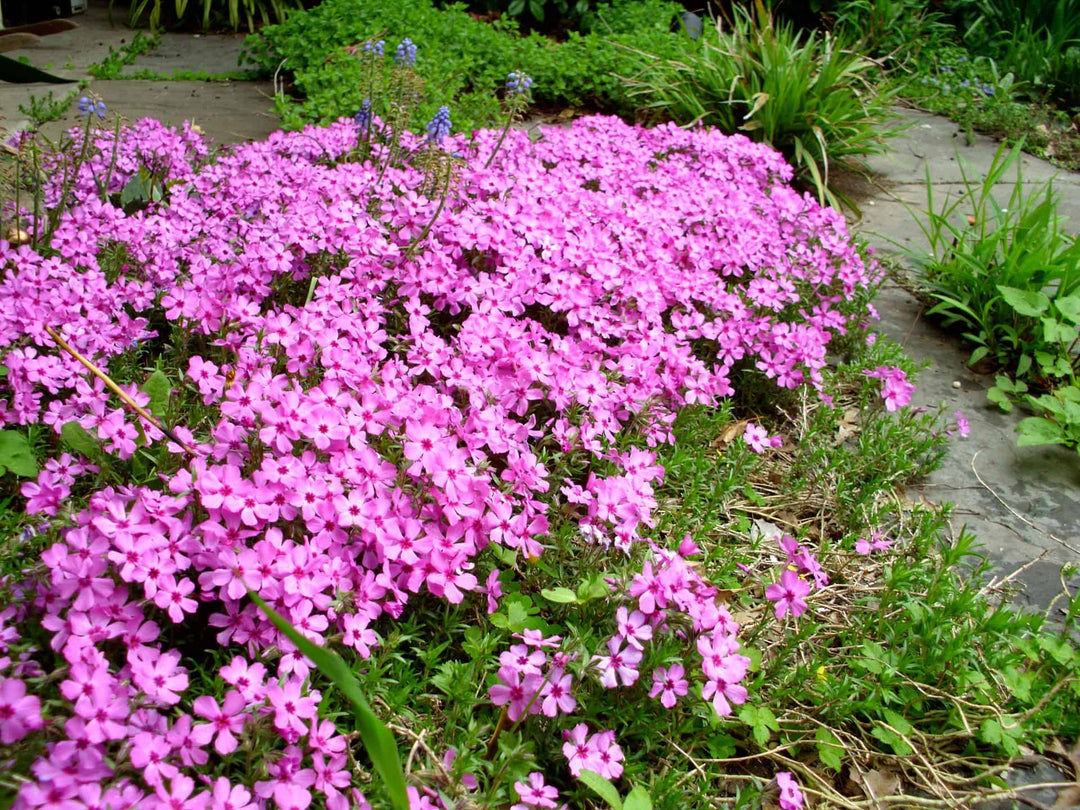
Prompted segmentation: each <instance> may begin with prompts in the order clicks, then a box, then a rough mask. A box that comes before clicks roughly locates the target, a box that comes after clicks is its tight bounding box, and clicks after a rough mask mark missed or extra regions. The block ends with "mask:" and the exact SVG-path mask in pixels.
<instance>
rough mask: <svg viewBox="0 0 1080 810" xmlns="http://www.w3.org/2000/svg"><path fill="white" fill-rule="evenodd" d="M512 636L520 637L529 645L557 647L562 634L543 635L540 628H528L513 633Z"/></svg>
mask: <svg viewBox="0 0 1080 810" xmlns="http://www.w3.org/2000/svg"><path fill="white" fill-rule="evenodd" d="M514 638H520V639H521V640H522V641H524V642H525V644H526V645H528V646H530V647H558V646H559V643H560V642H561V641H562V636H545V635H544V633H543V631H541V630H529V629H528V628H526V629H525V630H523V631H522V632H520V633H514Z"/></svg>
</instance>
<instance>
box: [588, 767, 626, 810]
mask: <svg viewBox="0 0 1080 810" xmlns="http://www.w3.org/2000/svg"><path fill="white" fill-rule="evenodd" d="M578 779H580V780H581V781H582V782H583V783H584V784H585V786H586V787H588V788H589V789H591V790H592V792H593V793H595V794H596V795H597V796H599V797H600V798H601V799H603V800H604V801H605V802H607V804H608V807H610V808H611V810H623V803H622V799H620V798H619V791H617V790H615V786H614V785H613V784H611V782H609V781H608V780H607V779H605V778H604V777H602V776H601V775H600V774H598V773H597V772H596V771H590V770H589V769H588V768H586V769H585V770H583V771H582V772H581V776H579V777H578Z"/></svg>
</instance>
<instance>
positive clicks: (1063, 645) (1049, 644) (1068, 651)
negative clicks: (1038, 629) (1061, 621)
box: [1037, 636, 1076, 666]
mask: <svg viewBox="0 0 1080 810" xmlns="http://www.w3.org/2000/svg"><path fill="white" fill-rule="evenodd" d="M1037 643H1038V645H1039V646H1040V647H1042V649H1043V651H1044V652H1047V653H1049V654H1050V657H1051V658H1053V659H1054V660H1055V661H1057V662H1058V663H1059V664H1061V665H1062V666H1067V665H1068V664H1070V663H1072V661H1073V659H1074V658H1076V650H1074V649H1073V647H1072V645H1071V644H1069V642H1068V641H1064V640H1062V639H1060V638H1055V637H1054V636H1040V637H1039V640H1038V642H1037Z"/></svg>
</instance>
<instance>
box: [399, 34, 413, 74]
mask: <svg viewBox="0 0 1080 810" xmlns="http://www.w3.org/2000/svg"><path fill="white" fill-rule="evenodd" d="M394 61H395V62H397V63H398V64H399V65H401V66H402V67H412V66H413V65H415V64H416V44H415V43H414V42H413V41H412V40H411V39H409V38H408V37H405V39H403V40H401V44H400V45H398V46H397V49H396V50H395V51H394Z"/></svg>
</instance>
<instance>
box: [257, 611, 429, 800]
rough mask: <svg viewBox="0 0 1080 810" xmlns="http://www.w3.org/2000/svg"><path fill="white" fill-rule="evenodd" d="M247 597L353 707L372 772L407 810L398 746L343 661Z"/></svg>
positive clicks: (392, 797)
mask: <svg viewBox="0 0 1080 810" xmlns="http://www.w3.org/2000/svg"><path fill="white" fill-rule="evenodd" d="M248 596H250V597H251V600H252V601H253V602H254V603H255V604H256V605H258V606H259V608H260V609H261V610H262V612H263V613H265V614H266V617H267V618H268V619H270V621H272V622H273V623H274V626H275V627H277V629H278V630H280V631H281V632H282V633H284V634H285V635H286V636H287V637H288V639H289V641H291V642H292V643H293V644H295V645H296V647H297V649H298V650H300V652H302V653H303V654H304V655H306V656H307V657H308V658H310V659H311V660H312V662H313V663H314V664H315V666H316V667H317V668H318V670H319V672H321V673H322V674H323V675H325V676H326V677H327V678H329V679H330V680H331V681H332V682H333V684H334V685H335V686H336V687H337V688H338V689H340V690H341V691H342V693H343V694H344V695H345V697H347V698H348V699H349V700H350V701H351V702H352V704H353V713H354V714H355V715H356V726H357V728H358V729H359V730H360V739H361V740H363V743H364V748H366V749H367V752H368V756H370V757H371V762H372V764H373V765H374V766H375V770H376V771H378V772H379V775H380V776H382V778H383V781H384V782H386V790H387V793H388V794H389V795H390V802H391V804H393V806H394V808H395V810H409V796H408V793H407V792H406V790H405V772H404V771H403V770H402V769H401V757H400V756H399V755H398V750H397V743H395V742H394V735H393V734H391V733H390V729H388V728H387V727H386V725H385V724H384V723H383V722H382V720H380V719H379V717H378V715H376V714H375V712H374V711H372V709H371V706H370V704H369V703H368V702H367V698H365V697H364V693H363V690H362V689H361V688H360V683H359V681H357V680H356V677H355V676H354V675H353V674H352V673H351V672H350V671H349V667H348V665H346V663H345V661H344V659H342V657H341V656H340V655H338V654H337V653H335V652H333V651H332V650H327V649H325V648H324V647H319V646H318V645H316V644H314V643H313V642H312V641H311V640H310V639H308V638H305V637H304V636H302V635H301V634H300V633H299V631H298V630H297V629H296V628H295V627H293V626H292V625H291V624H289V622H288V621H286V619H285V618H284V617H282V616H281V615H279V614H278V613H277V612H276V611H274V610H273V608H271V607H270V606H269V605H267V604H266V602H264V601H263V600H262V599H261V598H260V597H259V596H258V594H255V593H252V592H251V591H248Z"/></svg>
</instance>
